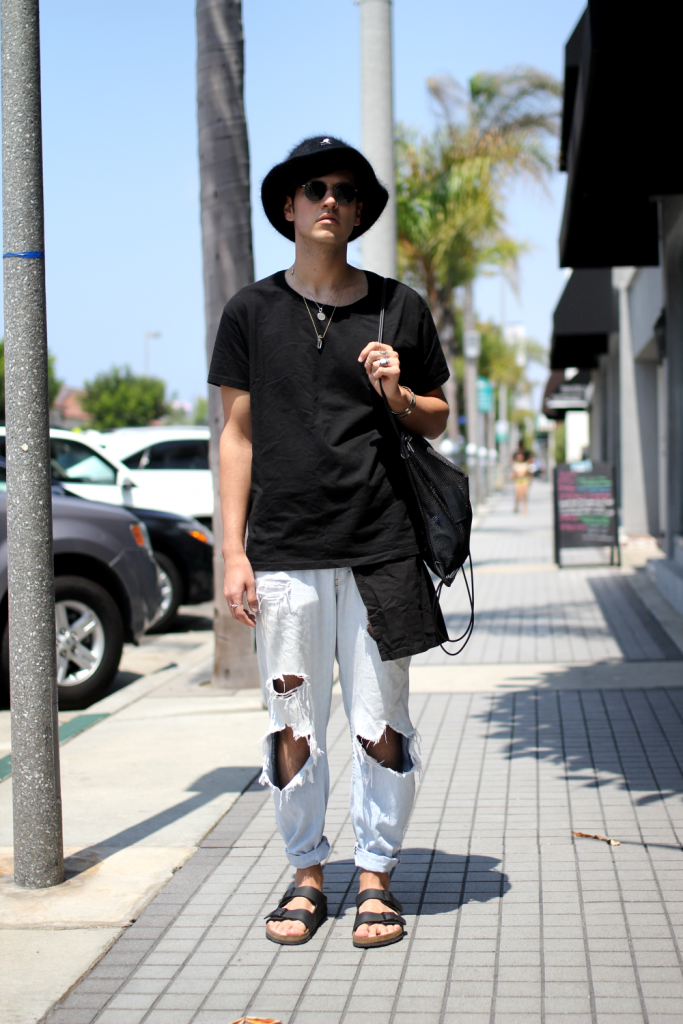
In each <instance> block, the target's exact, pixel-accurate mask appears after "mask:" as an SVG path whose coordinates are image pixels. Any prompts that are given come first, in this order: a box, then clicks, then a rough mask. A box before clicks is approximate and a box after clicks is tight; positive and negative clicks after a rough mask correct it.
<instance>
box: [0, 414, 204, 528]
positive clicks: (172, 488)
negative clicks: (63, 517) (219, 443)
mask: <svg viewBox="0 0 683 1024" xmlns="http://www.w3.org/2000/svg"><path fill="white" fill-rule="evenodd" d="M50 437H51V439H52V475H53V476H54V477H56V478H57V479H59V480H61V481H62V483H64V484H67V485H68V486H69V490H70V491H72V492H73V493H77V494H78V495H79V497H81V498H89V499H90V500H91V501H106V502H111V504H112V505H129V506H131V507H134V508H154V509H160V510H161V511H162V512H175V513H176V514H177V515H184V516H192V517H193V518H194V519H199V520H200V522H204V523H205V524H206V525H207V526H208V527H209V528H210V527H211V517H212V515H213V483H212V478H211V471H210V469H209V428H208V427H125V428H122V429H121V430H112V431H108V432H106V433H98V432H97V431H94V430H89V431H87V433H85V434H76V433H74V432H73V431H71V430H62V429H60V428H59V427H51V428H50ZM4 455H5V428H4V427H0V456H3V457H4Z"/></svg>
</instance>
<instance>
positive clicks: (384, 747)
mask: <svg viewBox="0 0 683 1024" xmlns="http://www.w3.org/2000/svg"><path fill="white" fill-rule="evenodd" d="M356 742H357V743H358V745H359V747H360V748H361V749H362V751H363V755H364V757H365V760H366V763H367V764H369V765H370V766H372V765H373V764H375V765H377V766H378V767H380V768H386V769H388V770H389V771H392V772H395V773H396V774H399V775H405V774H408V773H409V772H413V771H416V772H418V773H421V771H422V762H421V760H420V753H419V749H420V748H419V744H420V741H419V737H418V735H417V733H416V732H412V733H410V734H409V735H404V734H403V733H400V732H397V731H396V730H395V729H392V728H391V726H390V725H386V726H385V727H384V732H383V733H382V735H381V736H380V737H379V739H378V740H370V739H367V738H365V737H363V736H356Z"/></svg>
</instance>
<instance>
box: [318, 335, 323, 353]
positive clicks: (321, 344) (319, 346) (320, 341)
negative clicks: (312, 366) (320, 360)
mask: <svg viewBox="0 0 683 1024" xmlns="http://www.w3.org/2000/svg"><path fill="white" fill-rule="evenodd" d="M322 347H323V339H322V338H321V337H320V335H318V352H319V351H320V349H321V348H322Z"/></svg>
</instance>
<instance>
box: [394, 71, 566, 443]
mask: <svg viewBox="0 0 683 1024" xmlns="http://www.w3.org/2000/svg"><path fill="white" fill-rule="evenodd" d="M427 88H428V89H429V92H430V94H431V96H432V97H433V99H434V100H435V101H436V104H437V109H438V114H439V124H438V127H437V129H436V130H435V131H434V132H433V133H432V135H431V136H427V137H420V136H418V135H417V134H416V133H415V132H412V131H410V130H407V129H400V130H399V135H398V144H397V209H398V239H399V242H398V253H399V272H400V274H401V276H402V277H404V279H406V280H407V281H408V282H409V283H411V284H413V285H415V286H416V287H417V288H418V290H420V291H422V292H423V294H424V295H425V297H426V299H427V301H428V303H429V305H430V308H431V310H432V314H433V316H434V320H435V323H436V326H437V330H438V331H439V335H440V337H441V340H442V343H443V346H444V350H445V355H446V358H447V360H448V362H449V365H451V366H452V365H453V356H454V354H455V351H456V347H457V346H456V344H455V342H456V328H457V326H458V322H459V321H458V318H456V309H455V303H454V293H455V290H456V288H459V287H464V288H465V290H466V295H465V302H464V315H465V319H466V320H468V322H467V323H465V324H464V326H465V328H467V327H470V326H471V327H473V326H474V320H473V315H474V314H473V310H472V302H471V285H472V282H473V280H474V279H475V277H476V276H477V275H478V274H479V273H481V272H482V271H484V270H486V269H492V268H494V267H496V268H499V269H504V270H505V271H506V272H507V273H508V274H509V275H511V274H513V273H514V270H515V268H516V264H517V260H518V257H519V256H520V254H521V253H522V252H523V251H524V250H525V246H524V245H523V243H520V242H518V241H515V240H514V239H513V238H511V237H510V236H509V235H508V233H507V232H506V219H505V198H506V186H507V185H508V184H509V183H510V181H511V180H512V179H516V178H523V177H525V178H529V179H531V180H532V181H535V182H536V183H539V184H541V185H544V184H545V183H546V181H547V178H548V176H549V175H550V173H551V171H552V169H553V161H552V158H551V156H550V153H549V152H548V149H547V141H548V138H549V136H554V135H557V133H558V125H559V107H558V104H557V97H558V96H559V95H560V91H561V85H560V83H559V82H558V81H556V79H554V78H552V77H551V76H550V75H546V74H544V73H543V72H540V71H537V70H536V69H535V68H520V69H516V70H514V71H511V72H506V73H502V74H490V73H488V72H480V73H479V74H477V75H475V76H474V77H473V78H471V79H470V81H469V92H468V94H467V95H465V93H464V91H463V90H462V89H461V87H460V86H459V85H458V83H457V82H456V81H455V80H454V79H453V78H450V77H440V78H430V79H428V81H427ZM470 320H471V322H469V321H470ZM456 394H457V391H456V381H455V377H454V376H451V379H450V381H449V382H448V385H447V392H446V397H447V398H448V402H449V406H450V409H451V415H450V418H449V435H450V436H451V437H452V438H453V440H455V439H456V438H457V433H458V428H457V401H456Z"/></svg>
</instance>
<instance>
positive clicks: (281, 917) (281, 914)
mask: <svg viewBox="0 0 683 1024" xmlns="http://www.w3.org/2000/svg"><path fill="white" fill-rule="evenodd" d="M315 917H316V915H315V914H312V913H311V911H310V910H286V909H285V907H278V908H277V910H274V911H273V912H272V914H266V916H265V917H264V921H302V922H303V923H304V924H305V925H306V927H307V928H308V930H309V932H310V931H312V930H313V926H314V925H315Z"/></svg>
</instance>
